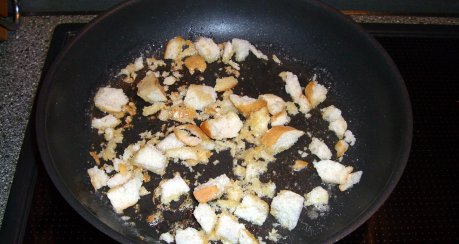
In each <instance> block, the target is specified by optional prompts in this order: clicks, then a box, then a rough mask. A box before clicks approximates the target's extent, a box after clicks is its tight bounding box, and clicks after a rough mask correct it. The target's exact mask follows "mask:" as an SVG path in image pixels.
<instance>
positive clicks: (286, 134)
mask: <svg viewBox="0 0 459 244" xmlns="http://www.w3.org/2000/svg"><path fill="white" fill-rule="evenodd" d="M303 135H304V132H303V131H301V130H297V129H295V128H293V127H290V126H273V127H272V128H271V129H269V130H268V131H267V132H266V133H265V134H264V135H263V136H262V137H261V144H263V145H264V146H266V147H267V148H269V149H270V150H271V151H272V152H273V154H277V153H280V152H282V151H285V150H287V149H289V148H290V147H292V146H293V144H295V143H296V142H297V141H298V138H300V137H301V136H303Z"/></svg>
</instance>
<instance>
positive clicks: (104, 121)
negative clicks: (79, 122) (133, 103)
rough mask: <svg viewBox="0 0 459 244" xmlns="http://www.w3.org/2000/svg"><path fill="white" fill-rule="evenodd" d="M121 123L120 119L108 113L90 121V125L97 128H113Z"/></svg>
mask: <svg viewBox="0 0 459 244" xmlns="http://www.w3.org/2000/svg"><path fill="white" fill-rule="evenodd" d="M120 123H121V120H119V119H117V118H116V117H115V116H113V115H111V114H109V115H106V116H104V117H102V118H100V119H98V118H94V119H92V121H91V127H92V128H95V129H98V130H105V129H107V128H115V127H116V126H118V125H119V124H120Z"/></svg>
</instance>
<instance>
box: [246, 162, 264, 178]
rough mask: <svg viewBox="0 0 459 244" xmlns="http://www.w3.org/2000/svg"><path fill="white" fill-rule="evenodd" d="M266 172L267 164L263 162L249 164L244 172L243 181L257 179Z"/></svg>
mask: <svg viewBox="0 0 459 244" xmlns="http://www.w3.org/2000/svg"><path fill="white" fill-rule="evenodd" d="M266 171H268V164H267V163H266V162H263V161H256V162H250V163H248V164H247V167H246V170H245V179H251V178H257V177H258V176H260V175H261V174H263V173H265V172H266Z"/></svg>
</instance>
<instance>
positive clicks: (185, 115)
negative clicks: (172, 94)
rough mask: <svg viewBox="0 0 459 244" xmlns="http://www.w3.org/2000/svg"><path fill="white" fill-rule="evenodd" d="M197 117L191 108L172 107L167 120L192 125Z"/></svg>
mask: <svg viewBox="0 0 459 244" xmlns="http://www.w3.org/2000/svg"><path fill="white" fill-rule="evenodd" d="M161 112H162V111H161ZM197 116H198V114H197V113H196V110H194V109H193V108H189V107H187V106H174V107H172V108H171V110H170V112H169V113H168V115H167V118H168V119H172V120H175V121H178V122H180V123H193V122H194V119H195V118H196V117H197Z"/></svg>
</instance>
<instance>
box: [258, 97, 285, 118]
mask: <svg viewBox="0 0 459 244" xmlns="http://www.w3.org/2000/svg"><path fill="white" fill-rule="evenodd" d="M258 98H261V99H263V100H265V101H266V103H267V106H268V111H269V113H270V114H271V115H275V114H278V113H280V112H282V111H284V109H285V106H286V105H285V101H284V100H283V99H282V98H281V97H278V96H276V95H274V94H263V95H260V96H259V97H258Z"/></svg>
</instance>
